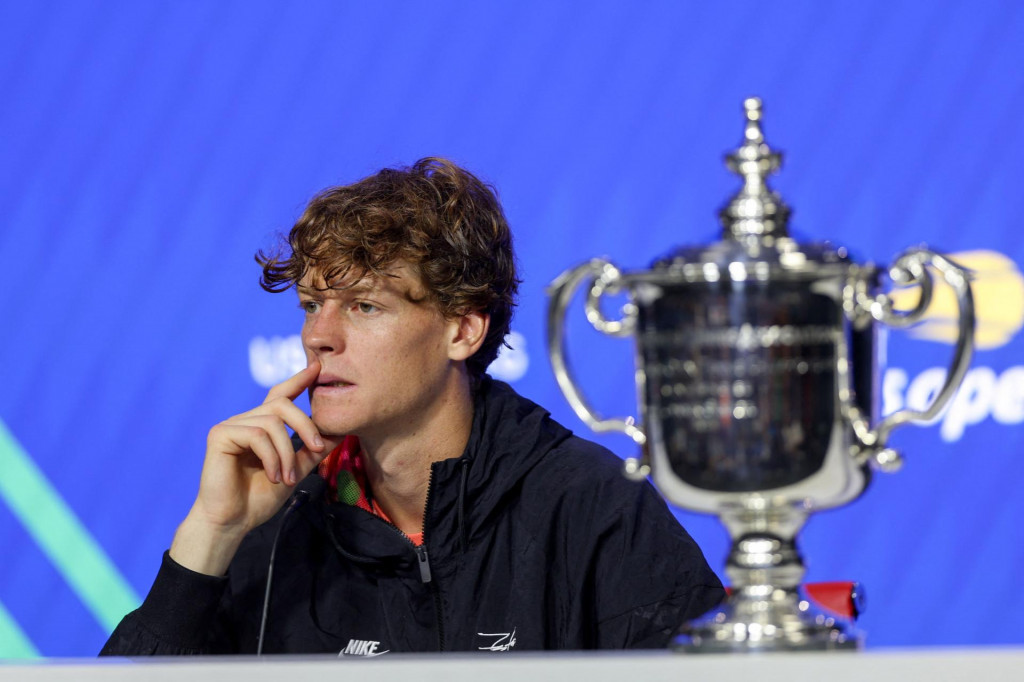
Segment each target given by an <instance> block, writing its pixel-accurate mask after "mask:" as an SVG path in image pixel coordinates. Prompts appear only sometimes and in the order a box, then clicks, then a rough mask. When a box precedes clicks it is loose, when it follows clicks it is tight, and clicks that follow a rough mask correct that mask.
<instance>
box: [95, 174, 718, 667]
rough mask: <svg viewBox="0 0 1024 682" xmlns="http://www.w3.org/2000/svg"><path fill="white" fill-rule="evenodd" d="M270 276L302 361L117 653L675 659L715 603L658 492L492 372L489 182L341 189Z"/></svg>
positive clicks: (217, 457)
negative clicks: (288, 313) (632, 651)
mask: <svg viewBox="0 0 1024 682" xmlns="http://www.w3.org/2000/svg"><path fill="white" fill-rule="evenodd" d="M257 260H258V261H259V262H260V263H261V264H262V266H263V279H262V282H261V283H262V285H263V286H264V288H266V289H268V290H270V291H283V290H285V289H288V288H291V287H292V286H294V287H295V288H296V289H297V291H298V295H299V302H300V307H301V308H302V309H303V311H304V314H305V322H304V324H303V327H302V342H303V345H304V347H305V351H306V358H307V362H308V366H307V368H306V369H304V370H303V371H301V372H299V373H298V374H296V375H295V376H293V377H292V378H290V379H288V380H286V381H284V382H283V383H281V384H279V385H278V386H275V387H274V388H273V389H271V390H270V392H269V394H268V395H267V398H266V400H265V401H264V402H263V404H262V405H260V406H258V407H256V408H255V409H253V410H250V411H248V412H245V413H243V414H240V415H238V416H235V417H232V418H231V419H228V420H227V421H225V422H223V423H221V424H218V425H217V426H215V427H213V429H211V431H210V434H209V437H208V441H207V452H206V459H205V462H204V465H203V472H202V476H201V480H200V485H199V493H198V496H197V498H196V501H195V503H194V505H193V507H192V509H191V511H190V512H189V513H188V515H187V516H186V518H185V520H184V521H183V522H182V524H181V526H180V527H179V528H178V531H177V533H176V534H175V537H174V541H173V542H172V544H171V548H170V550H169V552H168V553H167V554H165V556H164V561H163V565H162V567H161V569H160V572H159V574H158V575H157V578H156V580H155V582H154V585H153V587H152V589H151V591H150V593H149V595H148V596H147V598H146V600H145V602H144V603H143V604H142V606H141V607H140V608H139V609H138V610H137V611H134V612H132V613H131V614H129V615H128V616H126V617H125V619H124V620H123V621H122V623H121V624H120V625H119V626H118V628H117V629H116V630H115V631H114V633H113V634H112V635H111V638H110V640H109V641H108V642H107V645H106V646H105V647H104V650H103V653H104V654H119V655H140V654H183V653H254V652H256V651H257V650H262V651H265V652H274V653H277V652H291V653H325V652H330V653H335V654H338V653H340V654H343V655H377V654H381V653H385V652H388V651H428V650H435V651H436V650H486V651H507V650H511V649H515V650H520V649H545V648H549V649H552V648H560V649H583V648H598V647H604V648H622V647H662V646H664V645H665V644H666V643H667V641H668V639H669V638H670V637H671V635H672V634H673V632H674V631H675V630H676V628H677V627H678V626H679V624H680V623H681V622H683V621H685V620H687V619H689V618H693V617H695V616H698V615H699V614H701V613H703V612H704V611H706V610H707V609H709V608H711V607H712V606H714V605H715V604H717V603H718V602H719V601H720V600H721V598H722V596H723V591H722V588H721V584H720V583H719V581H718V579H717V578H716V577H715V575H714V574H713V573H712V571H711V570H710V569H709V568H708V566H707V563H706V562H705V560H704V557H703V555H702V554H701V552H700V549H699V548H698V547H697V546H696V544H695V543H694V542H693V541H692V540H691V538H690V537H689V535H687V533H686V531H685V530H683V529H682V528H681V527H680V526H679V524H678V523H677V522H676V521H675V519H674V518H673V517H672V515H671V514H670V512H669V511H668V509H667V507H666V506H665V504H664V502H663V501H662V500H661V498H660V497H659V496H658V495H657V493H656V492H655V491H654V490H653V488H652V487H651V486H650V485H649V484H647V483H642V484H641V483H635V482H630V481H628V480H626V479H625V478H624V477H623V476H622V475H621V474H620V468H621V462H620V461H619V460H618V459H617V458H616V457H615V456H614V455H612V454H611V453H609V452H608V451H606V450H604V449H603V448H601V447H599V446H597V445H595V444H593V443H590V442H587V441H584V440H582V439H579V438H576V437H575V436H573V435H572V434H571V433H570V432H569V431H568V430H566V429H565V428H564V427H562V426H560V425H559V424H557V423H555V422H554V421H553V420H551V419H550V418H549V416H548V414H547V412H545V411H544V410H542V409H541V408H540V407H538V406H537V405H534V404H533V403H531V402H529V401H528V400H526V399H524V398H522V397H520V396H518V395H517V394H516V393H515V392H514V391H513V390H512V389H511V388H510V387H508V386H507V385H505V384H502V383H500V382H497V381H493V380H492V379H491V378H490V377H488V376H487V375H486V374H485V370H486V368H487V366H488V365H489V364H490V363H491V362H492V361H493V360H494V358H495V357H496V356H497V353H498V349H499V348H500V346H501V344H502V343H503V342H504V339H505V335H506V334H507V333H508V331H509V323H510V320H511V317H512V310H513V306H514V305H515V296H516V291H517V286H518V280H517V278H516V272H515V258H514V254H513V250H512V237H511V234H510V232H509V229H508V225H507V223H506V221H505V217H504V215H503V213H502V210H501V207H500V205H499V203H498V201H497V198H496V197H495V196H494V194H493V192H492V191H491V190H490V189H489V188H488V187H487V186H486V185H484V184H483V183H481V182H480V181H479V180H478V179H477V178H475V177H474V176H473V175H471V174H470V173H468V172H466V171H465V170H463V169H461V168H459V167H458V166H456V165H454V164H452V163H450V162H448V161H445V160H441V159H423V160H421V161H419V162H418V163H416V164H415V165H414V166H412V167H411V168H408V169H385V170H382V171H381V172H379V173H378V174H376V175H374V176H371V177H369V178H366V179H364V180H362V181H360V182H357V183H355V184H353V185H350V186H346V187H339V188H334V189H330V190H328V191H326V192H324V193H322V194H320V195H319V196H317V197H316V198H314V199H313V201H312V202H311V203H310V205H309V206H308V207H307V209H306V211H305V212H304V214H303V215H302V217H301V218H300V219H299V220H298V222H297V223H296V224H295V226H294V227H293V228H292V230H291V233H290V235H289V238H288V246H287V248H286V249H284V250H283V252H282V253H279V254H271V255H265V254H263V253H262V252H261V253H260V254H258V255H257ZM303 391H307V392H308V393H309V398H310V407H311V413H312V414H311V416H307V415H306V414H305V413H303V412H302V411H301V410H300V409H299V408H297V407H296V406H295V405H294V404H293V403H292V400H293V399H294V398H296V397H297V396H299V395H300V394H301V393H302V392H303ZM289 429H290V430H292V431H293V432H294V434H295V439H294V445H293V438H292V437H291V436H290V435H289ZM297 489H298V490H300V491H304V492H301V493H298V494H295V493H296V490H297ZM290 497H291V498H292V499H293V500H294V501H293V502H292V503H290V504H286V502H288V500H289V498H290ZM307 498H308V499H309V500H310V501H309V503H308V504H305V505H303V506H299V505H300V504H301V502H302V500H305V499H307ZM283 507H285V508H287V509H288V510H289V513H286V512H284V511H282V508H283ZM293 509H295V512H294V514H290V511H291V510H293ZM275 515H276V517H275ZM289 515H290V518H288V516H289ZM286 521H287V523H285V522H286ZM278 532H280V540H279V542H277V541H275V534H276V533H278ZM272 561H273V562H274V566H275V569H274V570H275V573H274V575H275V579H274V582H273V583H272V587H271V588H270V589H267V587H266V586H267V582H268V567H269V566H270V565H271V562H272ZM265 593H266V594H265ZM265 597H266V599H265ZM265 601H268V604H269V609H268V610H267V612H266V613H265V614H264V611H263V610H264V604H265ZM264 621H265V634H262V635H261V623H263V622H264Z"/></svg>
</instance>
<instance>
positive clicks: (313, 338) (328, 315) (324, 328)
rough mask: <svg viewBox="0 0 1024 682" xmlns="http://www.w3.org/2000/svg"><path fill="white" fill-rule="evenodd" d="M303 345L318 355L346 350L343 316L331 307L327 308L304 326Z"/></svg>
mask: <svg viewBox="0 0 1024 682" xmlns="http://www.w3.org/2000/svg"><path fill="white" fill-rule="evenodd" d="M302 345H304V346H305V347H306V350H308V351H310V352H312V353H315V354H317V355H322V354H326V353H340V352H342V351H343V350H345V330H344V322H343V321H342V319H341V315H340V314H338V312H337V311H334V310H331V307H330V306H325V307H324V308H323V309H322V310H321V311H320V312H319V313H317V314H316V315H315V316H314V317H313V318H312V319H310V320H308V321H307V322H306V324H305V325H303V328H302Z"/></svg>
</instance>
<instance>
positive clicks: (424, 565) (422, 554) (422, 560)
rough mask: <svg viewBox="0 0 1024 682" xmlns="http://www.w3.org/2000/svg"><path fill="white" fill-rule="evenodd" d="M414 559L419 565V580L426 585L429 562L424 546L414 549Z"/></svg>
mask: <svg viewBox="0 0 1024 682" xmlns="http://www.w3.org/2000/svg"><path fill="white" fill-rule="evenodd" d="M416 558H417V559H418V560H419V564H420V580H422V581H423V584H424V585H426V584H427V583H429V582H430V561H429V560H428V559H427V548H426V547H425V546H424V545H420V546H419V547H417V548H416Z"/></svg>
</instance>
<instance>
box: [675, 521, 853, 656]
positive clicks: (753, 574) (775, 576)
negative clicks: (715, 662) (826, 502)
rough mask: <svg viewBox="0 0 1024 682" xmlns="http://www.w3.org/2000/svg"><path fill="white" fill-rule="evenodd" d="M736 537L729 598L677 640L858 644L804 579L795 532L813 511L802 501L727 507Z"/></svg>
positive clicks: (725, 645) (706, 644)
mask: <svg viewBox="0 0 1024 682" xmlns="http://www.w3.org/2000/svg"><path fill="white" fill-rule="evenodd" d="M721 517H722V521H723V523H724V524H725V526H726V528H728V529H729V532H730V535H731V536H732V538H733V543H732V549H731V550H730V552H729V558H728V560H727V564H726V575H727V576H728V577H729V580H730V582H731V583H732V591H731V594H730V595H729V598H728V599H727V600H726V601H725V603H723V604H722V605H721V606H720V607H718V608H717V609H715V610H713V611H711V612H710V613H707V614H705V615H704V616H702V617H701V618H700V619H698V620H696V621H692V622H690V623H687V624H685V625H684V626H683V627H682V629H681V630H680V634H679V635H678V636H677V637H676V639H675V640H674V641H673V643H672V648H673V649H674V650H676V651H680V652H686V653H723V652H730V651H747V652H753V651H822V650H855V649H858V648H859V647H860V644H861V639H860V637H859V635H858V634H857V633H856V632H855V631H854V630H853V628H852V625H851V624H850V623H848V622H846V621H845V620H844V619H842V618H840V617H838V616H835V615H830V614H827V613H825V612H824V611H821V610H819V609H817V608H816V607H814V606H813V605H812V603H811V602H810V601H809V600H808V599H807V598H806V597H805V596H804V594H803V592H802V590H801V588H800V581H801V580H802V579H803V576H804V573H805V572H806V569H805V567H804V562H803V558H802V557H801V556H800V553H799V551H798V550H797V547H796V534H797V532H798V531H799V530H800V528H801V527H802V526H803V524H804V521H805V520H806V512H804V511H802V510H800V509H798V508H795V507H788V508H781V509H780V508H773V509H750V508H747V509H742V510H728V511H724V512H722V514H721Z"/></svg>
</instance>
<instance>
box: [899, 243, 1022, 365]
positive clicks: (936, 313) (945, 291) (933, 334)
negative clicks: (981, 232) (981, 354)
mask: <svg viewBox="0 0 1024 682" xmlns="http://www.w3.org/2000/svg"><path fill="white" fill-rule="evenodd" d="M948 257H949V258H950V259H951V260H953V261H954V262H956V263H957V264H958V265H960V266H962V267H964V268H966V269H967V270H969V271H970V276H971V290H972V291H973V293H974V313H975V318H976V321H977V326H976V329H975V333H974V342H975V345H976V347H977V348H978V349H979V350H985V349H991V348H999V347H1000V346H1005V345H1006V344H1007V343H1009V341H1010V339H1012V338H1013V337H1014V335H1015V334H1016V333H1017V332H1018V331H1020V328H1021V326H1022V325H1024V275H1022V274H1021V271H1020V269H1019V268H1018V267H1017V264H1016V263H1014V262H1013V261H1012V260H1010V259H1009V258H1007V257H1006V256H1005V255H1003V254H1001V253H999V252H998V251H982V250H978V251H961V252H960V253H951V254H948ZM918 295H919V292H918V287H906V288H900V289H896V290H894V291H893V292H892V298H893V302H894V304H895V305H896V308H897V309H900V310H906V309H909V308H912V307H913V306H914V304H915V303H916V302H917V299H918ZM957 332H958V326H957V303H956V294H955V293H954V292H953V289H952V287H950V286H949V285H948V284H946V283H945V282H944V281H943V280H942V278H941V277H938V276H936V277H935V291H934V295H933V297H932V304H931V305H930V306H929V307H928V310H927V312H926V313H925V316H924V319H923V320H922V321H921V322H919V323H918V324H917V325H915V326H914V327H912V328H911V329H910V330H908V333H909V334H910V335H912V336H914V337H916V338H919V339H927V340H929V341H940V342H944V343H955V342H956V337H957Z"/></svg>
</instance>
